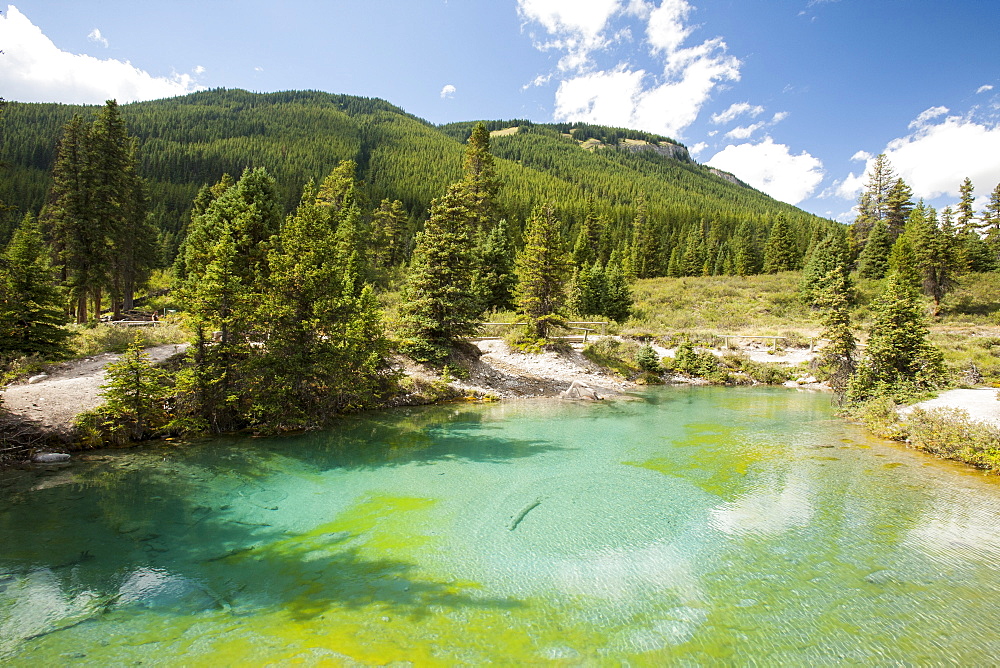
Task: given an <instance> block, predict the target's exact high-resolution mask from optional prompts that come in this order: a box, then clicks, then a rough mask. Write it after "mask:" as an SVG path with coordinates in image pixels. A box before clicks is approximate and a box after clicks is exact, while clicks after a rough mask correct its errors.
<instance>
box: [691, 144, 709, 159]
mask: <svg viewBox="0 0 1000 668" xmlns="http://www.w3.org/2000/svg"><path fill="white" fill-rule="evenodd" d="M706 148H708V144H706V143H705V142H703V141H700V142H698V143H697V144H695V145H694V146H689V147H688V153H690V154H691V155H693V156H695V157H698V156H699V155H700V154H701V152H702V151H704V150H705V149H706Z"/></svg>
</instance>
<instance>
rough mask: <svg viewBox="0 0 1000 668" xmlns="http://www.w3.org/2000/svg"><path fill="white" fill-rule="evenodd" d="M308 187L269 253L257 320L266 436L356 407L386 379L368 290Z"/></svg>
mask: <svg viewBox="0 0 1000 668" xmlns="http://www.w3.org/2000/svg"><path fill="white" fill-rule="evenodd" d="M342 229H343V225H341V226H340V227H338V229H337V231H336V232H335V231H334V230H333V228H332V226H331V225H330V221H329V217H328V216H327V215H325V212H324V211H323V207H322V205H317V204H316V203H315V198H314V196H313V191H312V186H311V184H310V185H308V186H307V187H306V189H305V191H304V193H303V196H302V200H301V203H300V204H299V207H298V209H297V210H296V212H295V213H294V214H293V215H291V216H289V217H288V219H287V220H286V221H285V223H284V224H283V225H282V228H281V232H280V234H279V235H278V236H277V237H276V238H275V240H274V241H275V243H274V244H273V245H272V246H271V248H270V249H269V251H268V267H269V270H270V274H269V279H268V281H267V284H266V285H265V287H264V291H263V294H262V296H261V300H260V303H259V309H258V313H257V320H258V322H259V326H260V327H261V328H262V329H263V333H264V336H263V339H264V341H265V344H264V346H263V348H262V349H260V350H261V351H262V352H261V353H260V354H259V355H257V356H256V360H255V365H254V375H255V376H256V381H255V382H254V384H253V387H254V388H255V389H254V408H253V419H254V421H255V422H256V423H257V424H258V425H259V426H260V427H263V428H266V429H269V430H276V429H287V428H302V427H313V426H321V425H324V424H326V423H327V422H328V421H329V420H330V418H331V417H332V416H334V415H336V414H337V413H340V412H343V411H345V410H350V409H356V408H361V407H363V406H365V405H367V404H368V403H369V402H370V401H371V400H372V399H373V397H375V396H376V395H377V394H378V393H379V390H380V389H381V386H382V384H383V383H384V380H385V375H386V370H387V364H386V361H385V360H386V352H387V345H386V341H385V336H384V333H383V329H382V323H381V318H380V315H379V311H378V309H377V306H376V304H375V302H374V298H373V296H372V294H371V289H370V287H365V286H360V285H359V283H361V277H360V276H359V275H358V274H357V273H355V271H354V270H353V269H352V267H351V266H350V265H351V263H350V259H351V258H352V257H354V255H355V254H354V253H349V254H346V255H347V258H348V259H347V260H346V261H345V260H344V256H345V250H344V248H343V243H344V239H343V238H338V233H339V232H340V231H341V230H342Z"/></svg>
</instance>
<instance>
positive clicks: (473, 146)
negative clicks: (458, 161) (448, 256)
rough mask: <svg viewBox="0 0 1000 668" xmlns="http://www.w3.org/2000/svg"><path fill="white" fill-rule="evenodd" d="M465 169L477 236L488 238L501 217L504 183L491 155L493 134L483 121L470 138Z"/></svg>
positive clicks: (469, 206)
mask: <svg viewBox="0 0 1000 668" xmlns="http://www.w3.org/2000/svg"><path fill="white" fill-rule="evenodd" d="M463 169H464V177H463V179H462V184H463V190H464V191H465V195H466V200H467V201H466V207H467V208H468V210H469V214H470V215H471V216H472V225H473V226H474V228H475V229H474V231H475V233H478V234H480V235H484V234H486V233H488V232H489V231H490V230H491V229H493V226H494V225H495V224H496V222H497V219H498V217H499V209H498V205H497V195H498V194H499V191H500V180H499V179H498V178H497V173H496V166H495V165H494V160H493V154H492V153H491V152H490V133H489V131H488V130H487V129H486V126H485V125H484V124H483V123H481V122H480V123H477V124H476V126H475V127H474V128H473V129H472V134H471V135H470V136H469V142H468V144H466V147H465V158H464V161H463Z"/></svg>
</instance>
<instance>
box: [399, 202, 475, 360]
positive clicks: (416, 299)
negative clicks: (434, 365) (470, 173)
mask: <svg viewBox="0 0 1000 668" xmlns="http://www.w3.org/2000/svg"><path fill="white" fill-rule="evenodd" d="M472 231H473V218H472V212H471V211H470V210H469V207H468V203H467V200H466V197H465V191H464V187H463V184H462V183H455V184H453V185H452V186H451V187H449V188H448V192H447V193H445V195H444V196H443V197H441V198H440V199H437V200H435V201H434V204H433V206H432V207H431V217H430V219H429V220H428V221H427V224H426V225H425V226H424V230H423V232H421V233H420V234H419V235H418V236H417V246H416V249H415V250H414V251H413V261H412V263H411V265H410V273H409V275H408V276H407V281H406V286H405V288H404V303H403V307H402V314H403V318H404V324H403V328H404V329H403V334H404V336H405V337H406V338H405V340H404V346H403V349H404V351H405V352H407V353H408V354H409V355H411V356H412V357H413V358H414V359H416V360H419V361H428V362H439V361H441V360H443V359H444V358H445V357H446V356H447V354H448V352H449V350H450V348H451V346H452V344H453V343H454V341H455V340H456V339H458V338H459V337H461V336H465V335H468V334H471V333H473V332H474V331H475V328H476V323H477V320H478V317H479V314H480V313H482V310H483V309H482V299H481V298H480V296H479V295H478V294H476V293H475V292H474V291H473V290H471V289H470V286H472V285H473V277H474V276H475V273H476V270H477V269H478V262H477V257H476V254H475V251H474V245H473V236H472Z"/></svg>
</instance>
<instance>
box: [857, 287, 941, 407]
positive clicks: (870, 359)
mask: <svg viewBox="0 0 1000 668" xmlns="http://www.w3.org/2000/svg"><path fill="white" fill-rule="evenodd" d="M904 271H905V269H904ZM943 379H944V363H943V358H942V356H941V351H940V350H938V349H937V348H935V347H934V346H933V345H932V344H931V343H930V341H929V333H928V330H927V324H926V321H925V318H924V314H923V309H922V307H921V305H920V301H919V294H918V292H917V291H916V290H915V289H914V288H913V287H912V286H911V285H909V284H908V280H907V279H906V278H905V277H904V276H901V274H900V273H897V272H893V273H892V274H890V275H889V280H888V283H887V285H886V288H885V291H884V292H883V293H882V295H880V296H879V298H878V299H877V300H876V301H875V303H874V305H873V319H872V326H871V333H870V334H869V336H868V342H867V347H866V350H865V359H864V361H863V362H862V364H861V365H860V366H859V367H858V370H857V372H856V373H855V374H854V376H852V378H851V380H850V383H849V387H848V398H849V399H850V400H851V401H855V402H856V401H864V400H866V399H869V398H871V397H875V396H880V395H885V396H890V397H892V398H893V399H895V400H896V401H903V400H906V399H908V398H910V397H912V396H913V395H914V394H916V393H921V392H926V391H928V390H930V389H933V388H935V387H937V386H938V385H939V384H940V383H941V382H942V381H943Z"/></svg>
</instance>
